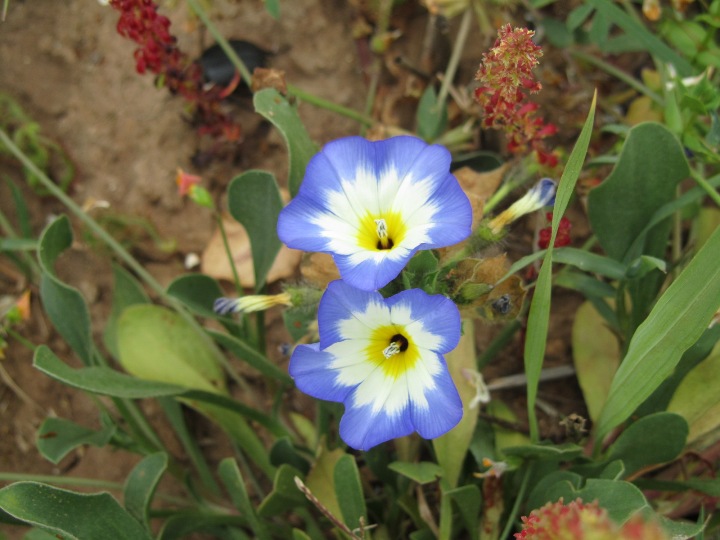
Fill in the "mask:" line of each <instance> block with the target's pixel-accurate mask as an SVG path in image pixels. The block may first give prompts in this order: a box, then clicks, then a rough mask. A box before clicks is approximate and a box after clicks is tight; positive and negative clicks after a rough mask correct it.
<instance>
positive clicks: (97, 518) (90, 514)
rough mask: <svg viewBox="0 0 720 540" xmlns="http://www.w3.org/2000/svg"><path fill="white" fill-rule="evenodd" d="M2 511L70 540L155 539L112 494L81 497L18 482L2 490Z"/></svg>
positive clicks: (31, 483)
mask: <svg viewBox="0 0 720 540" xmlns="http://www.w3.org/2000/svg"><path fill="white" fill-rule="evenodd" d="M0 508H2V509H3V510H4V511H5V512H7V513H8V514H10V515H11V516H13V517H15V518H17V519H20V520H22V521H24V522H26V523H29V524H30V525H35V526H37V527H41V528H42V529H45V530H47V531H49V532H52V533H55V534H59V535H62V536H63V537H64V538H66V539H67V540H85V539H88V538H113V539H114V540H150V538H151V537H150V535H149V534H148V532H147V531H145V529H144V528H143V527H142V526H141V525H140V524H139V523H138V522H137V521H135V520H134V519H133V518H132V517H131V516H130V514H128V513H127V512H126V511H125V510H123V509H122V508H121V507H120V505H119V504H118V503H117V501H116V500H115V499H114V498H113V497H112V496H111V495H110V494H109V493H96V494H84V493H83V494H81V493H74V492H72V491H67V490H64V489H60V488H56V487H52V486H48V485H46V484H40V483H38V482H17V483H15V484H11V485H9V486H7V487H4V488H3V489H0Z"/></svg>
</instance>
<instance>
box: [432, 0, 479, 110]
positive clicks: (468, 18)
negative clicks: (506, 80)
mask: <svg viewBox="0 0 720 540" xmlns="http://www.w3.org/2000/svg"><path fill="white" fill-rule="evenodd" d="M471 22H472V9H471V8H470V7H468V8H467V9H466V10H465V13H464V14H463V18H462V21H461V22H460V28H459V29H458V35H457V39H456V40H455V45H453V50H452V54H451V55H450V60H449V61H448V65H447V68H446V69H445V73H444V74H443V79H442V84H441V85H440V91H439V92H438V98H437V102H436V104H435V107H436V111H440V110H442V108H443V106H444V105H445V100H446V99H447V95H448V90H449V89H450V85H451V84H452V81H453V79H454V78H455V72H456V71H457V67H458V65H459V64H460V57H461V56H462V53H463V50H464V49H465V42H466V41H467V37H468V34H469V32H470V23H471Z"/></svg>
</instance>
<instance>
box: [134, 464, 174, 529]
mask: <svg viewBox="0 0 720 540" xmlns="http://www.w3.org/2000/svg"><path fill="white" fill-rule="evenodd" d="M167 465H168V456H167V454H166V453H165V452H157V453H155V454H150V455H149V456H146V457H145V458H143V460H142V461H141V462H140V463H138V464H137V465H135V467H134V468H133V470H132V471H130V474H129V475H128V477H127V479H126V480H125V489H124V491H123V498H124V501H125V509H126V510H127V511H128V512H129V513H130V515H131V516H132V517H134V518H135V519H136V520H137V521H138V522H139V523H140V524H141V525H144V526H145V528H147V529H148V530H150V521H149V518H148V509H149V508H150V503H151V502H152V498H153V495H154V494H155V489H156V488H157V485H158V482H160V478H161V477H162V475H163V473H164V472H165V469H167Z"/></svg>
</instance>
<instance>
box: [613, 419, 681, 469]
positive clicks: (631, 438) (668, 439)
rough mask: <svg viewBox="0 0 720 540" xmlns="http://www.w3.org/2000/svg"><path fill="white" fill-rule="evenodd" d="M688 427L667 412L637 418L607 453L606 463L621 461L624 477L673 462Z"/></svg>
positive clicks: (679, 450) (678, 453) (679, 451)
mask: <svg viewBox="0 0 720 540" xmlns="http://www.w3.org/2000/svg"><path fill="white" fill-rule="evenodd" d="M687 436H688V424H687V422H686V421H685V419H684V418H683V417H682V416H680V415H678V414H673V413H669V412H659V413H655V414H651V415H649V416H645V417H643V418H640V419H639V420H637V421H635V422H633V423H632V424H630V426H628V428H627V429H626V430H625V431H623V432H622V433H621V434H620V436H619V437H618V438H617V440H616V441H615V442H614V443H613V444H612V446H611V447H610V449H609V450H608V456H607V460H608V461H614V460H622V462H623V464H624V465H625V475H626V476H630V475H632V474H633V473H635V472H637V471H639V470H640V469H643V468H644V467H648V466H650V465H658V464H664V463H668V462H670V461H672V460H673V459H675V458H677V457H678V456H679V455H680V453H681V452H682V450H683V448H685V441H686V440H687Z"/></svg>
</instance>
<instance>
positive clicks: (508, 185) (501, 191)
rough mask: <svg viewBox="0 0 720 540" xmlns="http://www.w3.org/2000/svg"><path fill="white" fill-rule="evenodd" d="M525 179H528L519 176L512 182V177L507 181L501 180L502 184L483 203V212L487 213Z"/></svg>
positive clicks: (523, 182)
mask: <svg viewBox="0 0 720 540" xmlns="http://www.w3.org/2000/svg"><path fill="white" fill-rule="evenodd" d="M527 181H528V179H527V178H522V177H521V178H519V179H518V180H515V181H514V182H513V181H512V179H510V180H509V181H508V182H503V184H502V185H501V186H500V187H499V188H498V189H497V191H495V193H493V195H492V197H490V198H489V199H488V200H487V202H486V203H485V205H484V206H483V214H485V215H488V214H489V213H490V212H492V211H493V210H494V209H495V207H496V206H497V205H498V204H500V203H501V202H502V201H503V199H504V198H505V197H507V196H508V195H509V194H510V193H511V192H512V191H513V190H515V189H516V188H518V187H520V186H522V185H524V184H525V183H526V182H527Z"/></svg>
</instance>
